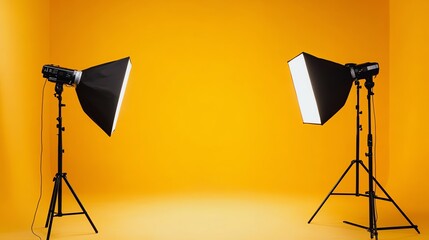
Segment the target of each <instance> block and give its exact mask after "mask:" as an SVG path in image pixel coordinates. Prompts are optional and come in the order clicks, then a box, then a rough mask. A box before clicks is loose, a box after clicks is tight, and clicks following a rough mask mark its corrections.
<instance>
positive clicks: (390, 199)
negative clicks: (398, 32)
mask: <svg viewBox="0 0 429 240" xmlns="http://www.w3.org/2000/svg"><path fill="white" fill-rule="evenodd" d="M361 165H362V167H363V168H364V169H365V170H366V171H367V172H369V170H368V168H367V167H366V166H365V165H364V164H363V163H361ZM373 180H374V182H375V183H376V184H377V186H378V187H379V188H380V189H381V191H383V193H384V195H386V197H387V198H388V199H389V201H390V202H392V203H393V205H394V206H395V207H396V209H398V211H399V212H400V213H401V214H402V216H403V217H404V218H405V219H406V220H407V221H408V223H409V224H410V228H414V229H415V230H416V232H417V233H419V234H420V231H419V229H418V226H417V225H415V224H414V223H413V222H411V220H410V219H409V218H408V217H407V215H406V214H405V213H404V211H402V209H401V208H400V207H399V205H398V204H396V202H395V201H394V200H393V198H392V197H390V195H389V193H387V191H386V190H385V189H384V188H383V186H381V184H380V183H379V182H378V181H377V179H376V178H375V177H373ZM397 228H398V229H399V228H400V227H397ZM392 229H395V227H392Z"/></svg>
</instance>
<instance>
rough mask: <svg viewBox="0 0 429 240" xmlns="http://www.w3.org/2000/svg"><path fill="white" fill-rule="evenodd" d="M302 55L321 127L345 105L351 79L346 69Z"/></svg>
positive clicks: (339, 65) (308, 55) (348, 70)
mask: <svg viewBox="0 0 429 240" xmlns="http://www.w3.org/2000/svg"><path fill="white" fill-rule="evenodd" d="M303 54H304V58H305V62H306V65H307V70H308V74H309V76H310V80H311V84H312V86H313V91H314V96H315V98H316V102H317V106H318V109H319V115H320V120H321V125H323V124H324V123H325V122H326V121H328V120H329V119H330V118H331V117H332V116H334V115H335V113H337V112H338V111H339V110H340V109H341V108H342V107H343V106H344V104H345V103H346V100H347V98H348V95H349V93H350V89H351V87H352V84H353V79H352V77H351V73H350V69H349V68H348V67H346V66H344V65H341V64H338V63H335V62H331V61H328V60H325V59H321V58H317V57H315V56H312V55H310V54H307V53H303Z"/></svg>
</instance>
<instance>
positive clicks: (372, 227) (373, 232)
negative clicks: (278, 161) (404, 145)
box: [308, 76, 420, 239]
mask: <svg viewBox="0 0 429 240" xmlns="http://www.w3.org/2000/svg"><path fill="white" fill-rule="evenodd" d="M365 80H366V82H365V87H366V88H367V90H368V94H367V100H368V137H367V145H368V152H367V153H365V155H366V157H368V168H367V167H366V166H365V165H364V163H363V161H362V160H360V159H359V145H360V131H361V130H362V126H361V124H360V114H362V112H361V111H360V107H359V90H360V88H361V86H360V83H359V80H355V85H356V88H357V104H356V115H357V116H356V159H355V160H353V161H352V162H351V163H350V165H349V166H348V167H347V169H346V170H345V171H344V173H343V175H341V177H340V179H339V180H338V182H337V183H336V184H335V185H334V187H333V188H332V190H331V191H330V192H329V194H328V196H326V198H325V199H324V200H323V202H322V204H321V205H320V206H319V208H318V209H317V210H316V212H315V213H314V214H313V216H312V217H311V218H310V220H309V221H308V223H311V221H312V220H313V218H314V217H315V216H316V215H317V213H318V212H319V210H320V209H321V208H322V207H323V205H324V204H325V202H326V201H327V200H328V198H329V197H330V196H331V195H354V196H356V197H359V196H363V197H368V199H369V226H364V225H359V224H356V223H352V222H349V221H343V222H344V223H346V224H349V225H352V226H355V227H359V228H363V229H366V230H367V231H368V232H369V233H370V237H371V238H374V237H375V238H376V239H378V230H392V229H406V228H414V229H415V230H416V231H417V233H420V231H419V230H418V227H417V225H414V224H413V223H412V222H411V220H410V219H409V218H408V217H407V215H406V214H405V213H404V212H403V211H402V210H401V208H400V207H399V206H398V204H396V202H395V201H394V200H393V199H392V198H391V197H390V195H389V194H388V193H387V191H386V190H385V189H384V188H383V187H382V186H381V184H380V183H379V182H378V181H377V179H375V177H374V175H373V137H372V130H371V98H372V96H373V95H374V92H373V91H372V89H373V87H374V82H373V80H372V76H370V77H367V78H366V79H365ZM353 166H355V168H356V189H355V192H354V193H337V192H334V191H335V189H336V188H337V186H338V185H339V184H340V182H341V181H342V180H343V178H344V177H345V176H346V175H347V173H348V172H349V170H350V169H351V168H352V167H353ZM359 167H362V168H363V169H364V170H365V171H366V172H367V173H368V183H369V190H368V191H367V192H365V193H360V190H359ZM374 183H375V184H376V185H377V186H378V187H379V188H380V189H381V191H382V192H383V193H384V195H385V196H386V197H379V196H377V195H376V194H375V191H374ZM375 200H383V201H388V202H391V203H393V205H394V206H395V207H396V209H397V210H398V211H399V212H400V213H401V214H402V216H403V217H404V218H405V219H406V220H407V221H408V223H409V225H406V226H391V227H377V219H376V209H375Z"/></svg>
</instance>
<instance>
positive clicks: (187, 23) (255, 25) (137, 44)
mask: <svg viewBox="0 0 429 240" xmlns="http://www.w3.org/2000/svg"><path fill="white" fill-rule="evenodd" d="M108 2H109V1H86V0H75V1H66V0H56V1H48V0H40V1H36V2H34V1H24V0H19V1H7V0H6V1H3V2H1V5H0V20H1V21H0V34H1V38H0V43H1V44H0V48H1V51H0V52H1V53H2V58H1V59H0V76H1V78H0V81H1V83H0V84H1V88H0V112H1V116H0V127H1V129H0V131H1V135H0V148H1V151H0V188H1V189H0V190H1V194H2V195H1V196H2V197H1V198H2V204H0V206H1V207H0V212H2V217H1V218H0V219H1V220H0V221H1V224H0V226H1V227H0V231H8V230H10V229H12V228H23V229H26V228H27V227H28V226H29V222H30V221H31V217H32V213H33V209H34V205H35V203H36V200H37V193H38V157H39V142H40V141H39V136H40V135H39V130H40V128H39V126H40V107H39V106H40V104H39V103H40V95H41V94H40V93H41V92H40V91H41V87H42V84H43V79H42V77H41V74H40V69H41V66H42V65H43V64H45V63H55V64H60V65H62V66H65V67H71V68H77V69H84V68H86V67H89V66H93V65H96V64H99V63H103V62H106V61H110V60H113V59H117V58H121V57H124V56H128V55H129V56H131V59H132V62H133V69H132V73H131V77H130V81H129V86H128V89H127V93H126V96H125V100H124V103H123V109H122V111H121V116H120V118H119V122H118V125H117V130H116V132H115V133H114V135H113V137H112V138H108V137H107V136H106V135H105V134H104V133H103V132H102V131H101V130H100V129H98V127H97V126H96V125H95V124H94V123H92V122H91V120H90V119H89V118H88V117H87V116H85V114H84V113H83V111H82V109H81V108H80V106H79V103H78V101H77V98H76V94H75V93H74V89H72V88H66V89H65V91H64V102H65V103H66V104H67V107H66V108H65V109H64V113H63V117H64V125H65V127H66V131H65V132H64V148H65V155H64V164H65V165H64V167H65V171H66V172H68V174H69V179H70V181H71V183H72V184H73V186H74V187H75V189H76V190H77V191H78V192H79V194H80V195H83V196H96V195H102V196H106V195H111V196H117V197H124V196H125V195H123V194H127V195H131V194H138V195H140V194H141V195H150V194H168V193H175V192H185V193H186V192H232V191H233V192H240V191H247V192H256V193H260V192H261V193H281V194H291V195H294V194H313V196H315V197H317V198H320V197H321V196H324V194H326V193H327V191H328V190H329V189H330V187H331V186H332V185H333V183H334V182H335V181H336V180H337V179H338V178H339V175H340V174H341V173H342V171H344V170H345V167H346V166H347V165H348V164H349V163H350V161H351V160H352V159H353V158H354V150H355V146H354V144H355V142H354V137H355V111H354V105H355V98H354V97H355V93H354V89H352V92H351V95H350V98H349V100H348V102H347V104H346V106H345V107H344V108H343V109H342V110H341V111H340V112H339V113H338V114H337V115H336V116H335V117H334V118H333V119H331V120H330V121H329V122H328V123H327V124H326V125H325V126H323V127H321V126H309V125H303V124H302V123H301V118H300V114H299V109H298V105H297V102H296V98H295V93H294V90H293V86H292V82H291V79H290V76H289V70H288V68H287V64H286V61H287V60H289V59H290V58H292V57H294V56H295V55H297V54H298V53H299V52H301V51H307V52H309V53H312V54H315V55H316V56H319V57H323V58H326V59H330V60H333V61H336V62H339V63H347V62H356V63H361V62H365V61H377V62H379V63H380V66H381V68H380V69H381V71H380V75H379V76H378V77H377V78H376V79H375V83H376V87H375V89H374V91H375V93H376V95H375V97H376V111H377V145H376V146H377V148H376V151H377V152H376V153H377V178H378V179H379V180H380V181H381V182H382V183H383V184H386V186H387V189H388V191H389V193H391V194H392V196H393V197H394V198H395V200H397V201H398V203H399V204H400V205H401V206H403V207H404V210H406V212H407V213H409V212H418V211H427V210H428V209H427V206H428V205H427V204H425V203H426V202H427V201H428V200H429V199H428V198H429V196H428V194H427V192H425V189H427V186H426V185H427V183H426V182H427V181H426V180H425V168H426V167H427V166H428V164H427V162H426V155H428V154H427V151H426V150H425V149H426V148H425V147H426V146H425V137H426V135H427V134H426V132H427V128H425V127H424V126H425V125H424V124H425V123H426V122H427V121H426V118H427V117H428V116H427V114H426V113H425V111H424V109H423V110H422V107H424V105H423V104H424V100H425V99H426V95H427V94H426V92H425V87H424V86H425V83H426V81H425V80H426V78H425V75H424V70H425V66H424V65H422V64H420V63H419V62H420V61H424V60H425V58H424V57H425V56H427V51H428V50H427V47H426V43H427V40H428V32H427V29H426V25H425V24H426V22H427V21H426V19H425V18H427V17H425V16H426V15H425V13H426V12H427V10H428V4H427V3H425V2H424V1H420V2H419V1H407V3H406V4H405V3H403V2H402V1H396V0H395V1H394V0H392V1H388V0H383V1H371V0H364V1H360V3H359V4H355V5H353V6H352V7H351V6H350V3H348V2H346V1H333V0H330V1H318V0H312V1H296V0H293V1H292V0H290V1H275V0H270V1H267V0H253V1H249V0H247V1H244V0H243V1H238V0H237V1H223V0H221V1H219V0H218V1H197V0H186V1H173V0H170V1H168V0H167V1H149V0H147V1H132V0H122V1H110V3H108ZM369 5H370V6H372V7H371V8H368V7H367V6H369ZM404 64H405V65H404ZM363 90H364V89H363ZM362 92H363V93H362V95H363V96H364V94H365V92H364V91H362ZM52 93H53V84H52V83H48V84H47V89H46V94H45V96H46V98H45V101H46V103H45V106H47V109H46V111H45V120H46V122H45V125H44V126H45V129H44V130H45V132H44V134H45V139H46V140H47V141H46V143H45V153H44V170H45V171H44V174H45V175H44V176H45V178H44V184H45V185H44V186H45V190H47V192H50V190H51V187H52V182H51V175H52V174H53V171H55V167H56V156H55V154H56V152H55V151H56V149H55V148H56V134H55V131H56V129H55V122H54V121H53V120H54V118H55V117H56V109H55V102H56V99H55V98H54V97H53V96H52ZM422 100H423V101H422ZM422 102H423V104H422ZM361 104H362V110H363V111H364V113H366V112H365V110H366V108H365V98H364V97H362V98H361ZM365 119H366V114H364V115H363V116H362V121H363V126H364V129H363V132H362V144H361V146H362V154H361V158H362V159H363V160H365V162H366V159H365V158H364V155H363V153H364V152H365V151H366V149H365V148H366V147H365V146H366V144H365V134H366V130H367V129H366V125H365V123H366V121H365ZM348 183H349V182H347V184H346V186H351V184H348ZM425 184H426V185H425ZM415 186H418V187H415ZM414 194H418V196H419V197H415V195H414ZM48 196H49V195H48V194H45V198H44V202H42V205H43V207H46V205H47V202H48V200H47V199H48ZM410 196H412V197H410ZM42 213H44V212H43V211H42ZM41 215H43V214H41ZM6 219H7V220H6ZM6 221H7V223H8V224H7V225H6V224H3V223H5V222H6Z"/></svg>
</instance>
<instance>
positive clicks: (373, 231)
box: [365, 76, 378, 239]
mask: <svg viewBox="0 0 429 240" xmlns="http://www.w3.org/2000/svg"><path fill="white" fill-rule="evenodd" d="M365 80H366V81H365V87H366V88H367V89H368V94H367V101H368V138H367V144H368V152H367V153H366V156H367V157H368V171H369V172H368V184H369V186H368V187H369V189H368V195H369V197H368V199H369V228H368V230H369V232H370V235H371V238H373V237H375V238H376V239H378V234H377V219H376V216H375V192H374V170H373V150H372V147H373V139H372V126H371V98H372V96H373V95H374V92H373V91H372V88H373V87H374V81H373V80H372V76H370V77H368V78H366V79H365Z"/></svg>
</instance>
